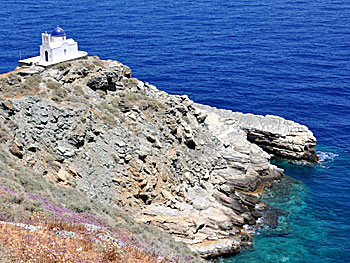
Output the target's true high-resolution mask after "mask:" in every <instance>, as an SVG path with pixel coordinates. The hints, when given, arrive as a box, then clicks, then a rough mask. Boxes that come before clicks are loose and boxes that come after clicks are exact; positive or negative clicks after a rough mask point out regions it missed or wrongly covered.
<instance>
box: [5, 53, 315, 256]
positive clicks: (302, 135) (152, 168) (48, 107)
mask: <svg viewBox="0 0 350 263" xmlns="http://www.w3.org/2000/svg"><path fill="white" fill-rule="evenodd" d="M0 91H1V96H0V128H1V132H2V137H1V139H2V140H1V145H2V147H3V148H4V149H8V151H9V152H11V153H12V154H13V155H14V156H16V157H17V158H18V160H19V162H20V163H21V164H22V165H23V166H25V167H30V169H33V170H34V171H35V172H37V173H41V174H42V175H43V176H44V177H45V178H46V179H47V180H48V181H50V182H52V183H54V184H57V185H64V186H65V187H74V188H76V189H78V190H80V191H81V192H83V193H85V194H86V195H88V196H89V197H91V198H93V199H95V200H97V201H99V202H101V203H103V204H108V205H115V206H119V207H122V208H123V209H124V210H126V211H128V212H129V214H130V215H131V216H133V217H134V218H135V219H136V220H137V221H138V222H142V223H144V224H149V225H152V226H156V227H158V228H159V229H161V230H164V231H166V232H168V233H170V234H171V235H172V236H173V237H174V238H175V240H177V241H181V242H185V243H186V244H188V246H189V247H190V248H191V249H192V250H193V251H195V252H198V253H199V254H200V255H201V256H202V257H203V258H212V257H217V256H222V255H229V254H233V253H237V252H239V251H240V249H241V247H242V246H244V245H250V244H251V239H252V236H251V232H250V231H249V229H253V228H254V226H256V225H257V224H258V222H259V218H260V217H261V216H262V215H261V214H260V213H259V212H258V208H259V207H260V205H261V204H260V197H261V195H262V192H263V189H264V187H265V186H267V185H269V186H270V185H273V183H274V182H275V181H278V180H280V179H281V178H282V176H283V170H282V169H280V168H278V167H276V166H275V165H272V164H271V163H270V160H271V156H275V157H276V158H285V159H291V160H301V161H307V162H311V163H314V162H317V156H316V154H315V151H314V146H315V145H316V139H315V137H314V136H313V134H312V132H311V131H309V129H308V128H307V127H306V126H303V125H300V124H297V123H295V122H293V121H288V120H284V119H282V118H280V117H276V116H265V117H263V116H256V115H252V114H242V113H237V112H232V111H228V110H220V109H216V108H213V107H210V106H205V105H200V104H197V103H194V102H193V101H191V100H190V99H189V98H188V97H187V96H179V95H170V94H168V93H166V92H163V91H160V90H158V89H157V88H156V87H155V86H153V85H151V84H149V83H147V82H143V81H140V80H138V79H136V78H132V77H131V70H130V68H128V67H127V66H125V65H123V64H122V63H120V62H117V61H112V60H107V61H103V60H100V59H99V58H98V57H91V56H89V57H87V58H86V59H85V60H77V61H72V62H68V63H64V64H59V65H57V66H54V67H52V68H47V69H43V68H40V67H32V68H30V69H20V70H19V71H17V72H14V73H12V74H7V75H6V76H3V77H1V78H0Z"/></svg>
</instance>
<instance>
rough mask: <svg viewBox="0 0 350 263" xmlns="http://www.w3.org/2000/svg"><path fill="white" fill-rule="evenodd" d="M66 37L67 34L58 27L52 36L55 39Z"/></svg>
mask: <svg viewBox="0 0 350 263" xmlns="http://www.w3.org/2000/svg"><path fill="white" fill-rule="evenodd" d="M65 35H66V32H64V30H63V29H62V28H60V27H59V26H57V27H56V28H55V29H54V30H53V31H52V33H51V36H53V37H63V36H65Z"/></svg>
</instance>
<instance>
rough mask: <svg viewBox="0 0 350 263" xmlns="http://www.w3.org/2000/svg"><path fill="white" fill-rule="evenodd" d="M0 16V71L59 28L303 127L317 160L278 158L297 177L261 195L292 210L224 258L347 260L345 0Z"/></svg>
mask: <svg viewBox="0 0 350 263" xmlns="http://www.w3.org/2000/svg"><path fill="white" fill-rule="evenodd" d="M0 25H1V26H0V72H7V71H9V70H11V69H13V68H14V67H15V66H16V65H17V60H18V58H19V51H21V55H22V58H24V57H30V56H34V55H38V53H39V46H40V44H41V32H44V31H48V32H50V31H51V30H52V29H54V28H55V26H56V25H60V26H61V27H62V28H63V29H65V31H66V33H67V36H68V37H72V38H74V39H75V40H77V41H78V42H79V45H80V49H81V50H85V51H87V52H89V54H91V55H98V56H100V57H101V58H103V59H114V60H119V61H121V62H123V63H125V64H127V65H128V66H130V67H131V68H132V69H133V75H134V76H135V77H137V78H140V79H142V80H145V81H148V82H151V83H152V84H154V85H156V86H157V87H158V88H160V89H162V90H165V91H167V92H169V93H173V94H188V95H189V96H190V98H191V99H193V100H195V101H196V102H200V103H205V104H209V105H212V106H217V107H222V108H227V109H231V110H234V111H243V112H251V113H255V114H264V115H265V114H275V115H280V116H282V117H285V118H288V119H292V120H295V121H297V122H300V123H302V124H305V125H307V126H308V127H309V128H310V129H311V130H312V131H313V132H314V134H315V136H316V137H317V139H318V145H319V146H318V148H317V151H318V154H319V155H320V156H321V162H320V164H318V165H316V166H311V167H310V166H301V165H291V164H286V163H284V164H280V165H282V166H283V167H284V168H285V169H286V173H287V174H288V175H290V176H292V177H293V178H294V179H297V180H296V181H288V180H287V181H285V182H282V183H281V184H280V185H279V187H276V188H275V189H274V190H272V191H271V192H267V193H266V195H265V197H264V199H265V200H266V201H268V202H270V203H272V204H273V205H275V206H277V207H280V208H282V209H285V210H286V211H289V212H290V213H289V215H288V216H284V217H281V219H280V220H281V224H280V227H279V228H280V229H277V230H271V229H267V230H262V231H260V234H258V235H257V236H256V237H255V240H254V249H253V250H248V251H247V252H244V253H241V254H239V255H238V256H235V257H232V258H231V259H228V260H226V261H225V262H349V261H350V260H349V259H348V258H350V189H349V188H350V186H349V185H350V161H349V159H350V26H349V25H350V2H349V1H348V0H317V1H316V0H307V1H306V0H255V1H248V0H235V1H233V0H226V1H218V0H211V1H208V0H192V1H188V0H178V1H170V0H162V1H160V0H149V1H137V0H128V1H126V0H115V1H111V0H107V1H92V0H86V1H77V0H71V1H63V0H57V1H53V0H45V1H44V0H37V1H30V2H29V1H24V0H22V1H14V0H9V1H5V0H1V8H0ZM280 188H281V189H289V190H288V191H282V190H279V189H280ZM271 196H272V197H273V198H271Z"/></svg>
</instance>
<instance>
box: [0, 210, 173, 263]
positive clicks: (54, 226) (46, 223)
mask: <svg viewBox="0 0 350 263" xmlns="http://www.w3.org/2000/svg"><path fill="white" fill-rule="evenodd" d="M34 222H36V224H35V225H36V226H42V227H43V228H41V229H32V230H30V229H24V228H21V227H20V226H17V225H13V224H8V223H3V224H1V225H0V247H1V248H2V253H3V254H7V255H11V258H12V259H13V261H14V262H42V263H49V262H50V263H51V262H135V263H136V262H144V263H151V262H159V263H160V262H170V261H169V260H167V259H164V258H160V257H158V256H156V255H153V254H152V253H151V252H144V251H141V250H140V249H139V248H138V247H136V246H135V245H134V244H132V241H131V238H130V236H129V233H128V232H125V231H124V232H123V233H122V234H121V235H119V236H118V237H117V238H114V239H112V238H105V237H106V234H104V232H103V231H102V230H100V231H96V230H94V231H91V230H88V229H86V228H85V226H84V225H83V224H71V223H64V222H62V221H61V222H59V221H57V220H55V219H51V220H50V219H48V218H46V217H41V216H40V215H36V216H35V217H34V218H32V224H31V226H33V225H34ZM65 231H66V232H65ZM60 233H66V235H64V234H60Z"/></svg>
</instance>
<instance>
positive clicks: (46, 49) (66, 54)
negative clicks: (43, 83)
mask: <svg viewBox="0 0 350 263" xmlns="http://www.w3.org/2000/svg"><path fill="white" fill-rule="evenodd" d="M41 37H42V44H41V46H40V56H37V57H31V58H27V59H23V60H20V61H19V66H32V65H39V66H44V67H46V66H51V65H54V64H57V63H60V62H64V61H69V60H74V59H78V58H83V57H86V56H87V52H85V51H79V50H78V43H77V42H76V41H74V40H73V39H72V38H70V39H67V38H66V33H65V32H64V30H63V29H62V28H60V27H59V26H57V27H56V28H55V29H54V30H53V31H52V33H51V34H48V33H46V32H45V33H42V34H41Z"/></svg>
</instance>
